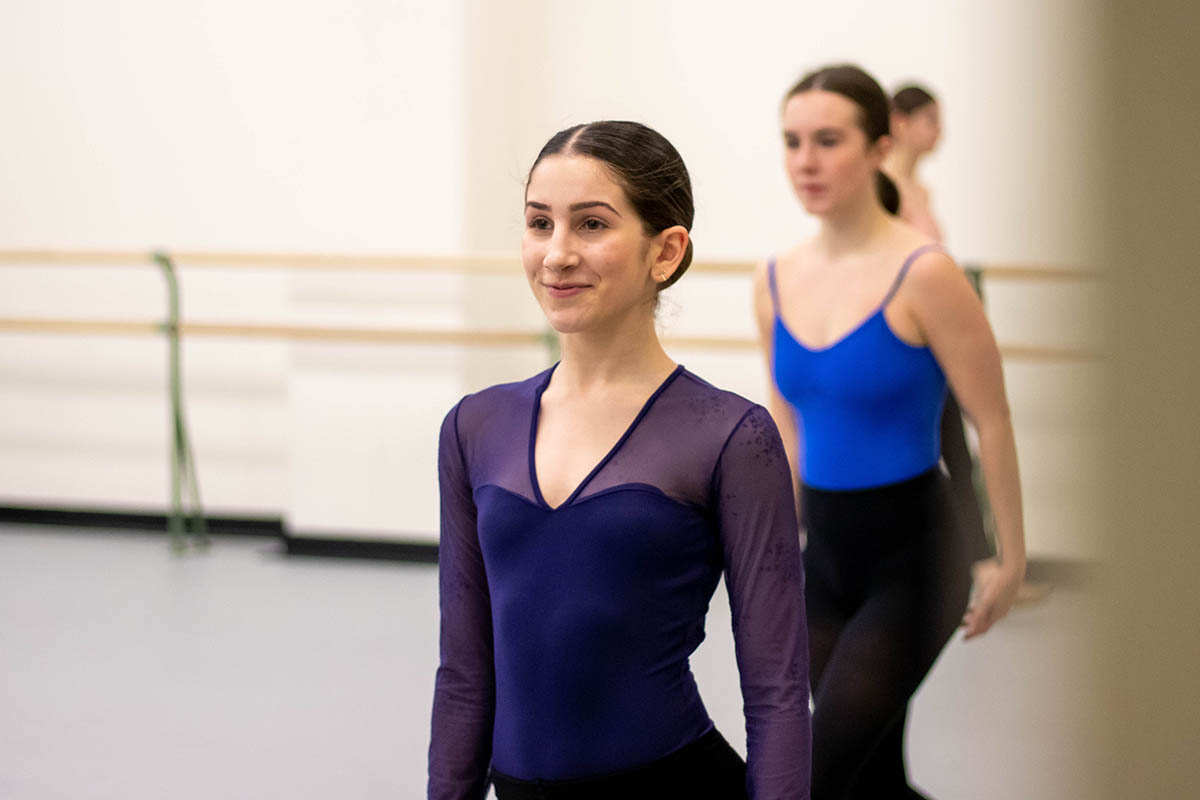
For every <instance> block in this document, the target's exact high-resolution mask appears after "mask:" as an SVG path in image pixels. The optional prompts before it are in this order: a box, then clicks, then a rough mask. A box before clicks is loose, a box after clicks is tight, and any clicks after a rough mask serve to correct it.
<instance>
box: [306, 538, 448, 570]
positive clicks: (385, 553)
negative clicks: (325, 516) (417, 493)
mask: <svg viewBox="0 0 1200 800" xmlns="http://www.w3.org/2000/svg"><path fill="white" fill-rule="evenodd" d="M283 544H284V549H285V551H286V552H287V554H288V555H290V556H320V557H324V558H369V559H375V560H380V561H404V562H408V563H410V564H414V563H415V564H436V563H437V560H438V546H437V545H436V544H433V543H431V542H413V541H397V540H395V539H390V540H376V539H347V538H343V537H340V536H309V535H306V536H292V535H291V534H286V533H285V534H284V536H283Z"/></svg>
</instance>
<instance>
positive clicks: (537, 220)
mask: <svg viewBox="0 0 1200 800" xmlns="http://www.w3.org/2000/svg"><path fill="white" fill-rule="evenodd" d="M526 224H527V225H528V226H529V227H530V228H533V229H534V230H535V231H548V230H550V220H548V219H546V218H545V217H534V218H533V219H531V220H529V222H528V223H526Z"/></svg>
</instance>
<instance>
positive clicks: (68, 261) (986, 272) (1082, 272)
mask: <svg viewBox="0 0 1200 800" xmlns="http://www.w3.org/2000/svg"><path fill="white" fill-rule="evenodd" d="M168 254H169V255H170V257H171V260H172V261H174V262H175V263H176V264H177V265H179V266H185V267H211V268H226V269H296V270H336V269H344V270H370V271H391V272H404V271H409V272H451V273H463V274H483V275H514V274H518V273H519V271H520V264H519V263H518V260H517V258H515V257H514V256H511V255H502V254H488V253H474V254H468V255H458V256H446V255H412V254H410V255H398V254H384V253H380V254H370V253H356V254H351V253H347V254H337V253H270V252H249V251H247V252H237V251H227V252H221V251H200V250H172V251H169V253H168ZM149 257H150V253H148V252H145V251H140V250H0V264H7V265H37V266H107V267H116V266H141V265H142V264H144V263H149ZM972 268H973V269H978V270H979V271H980V272H981V273H982V274H983V276H984V277H985V278H987V279H989V280H1013V281H1058V280H1085V281H1086V280H1102V279H1103V278H1104V277H1105V275H1104V273H1102V272H1099V271H1096V270H1091V269H1083V268H1081V267H1060V266H1039V265H1029V264H991V265H986V266H979V267H972ZM753 269H754V264H752V263H749V262H745V261H721V260H713V261H697V262H696V263H695V264H694V265H693V266H692V271H695V272H704V273H710V274H732V275H741V274H748V273H750V272H751V271H752V270H753Z"/></svg>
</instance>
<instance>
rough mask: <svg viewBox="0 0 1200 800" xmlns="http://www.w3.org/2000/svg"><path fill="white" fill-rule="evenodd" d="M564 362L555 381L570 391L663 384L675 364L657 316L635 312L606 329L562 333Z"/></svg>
mask: <svg viewBox="0 0 1200 800" xmlns="http://www.w3.org/2000/svg"><path fill="white" fill-rule="evenodd" d="M559 343H560V344H561V346H562V361H561V363H560V364H559V365H558V369H557V370H555V374H554V377H555V382H556V383H557V382H558V381H560V380H561V381H562V383H561V384H560V385H561V386H562V387H563V389H565V390H566V391H567V392H571V393H574V392H586V391H589V390H593V389H596V388H600V387H603V386H605V385H611V384H630V383H636V384H646V385H652V386H657V385H658V384H660V383H662V381H663V380H664V379H665V378H666V376H667V375H668V374H670V372H671V370H673V369H674V368H675V362H674V361H672V360H671V357H670V356H668V355H667V353H666V351H665V350H663V347H662V344H661V343H660V342H659V340H658V333H657V332H656V331H655V330H654V316H653V315H652V314H648V313H645V311H644V310H643V309H634V310H633V312H631V317H630V318H627V319H623V320H619V321H615V322H613V323H612V324H608V325H605V326H602V327H597V328H594V329H589V330H586V331H579V332H578V333H564V334H559Z"/></svg>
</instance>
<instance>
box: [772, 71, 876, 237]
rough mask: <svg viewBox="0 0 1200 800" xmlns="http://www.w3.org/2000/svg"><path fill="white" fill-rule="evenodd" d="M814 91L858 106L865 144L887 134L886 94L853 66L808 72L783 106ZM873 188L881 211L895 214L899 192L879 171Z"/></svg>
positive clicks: (787, 96) (859, 122) (869, 77)
mask: <svg viewBox="0 0 1200 800" xmlns="http://www.w3.org/2000/svg"><path fill="white" fill-rule="evenodd" d="M818 90H819V91H824V92H833V93H835V94H840V95H841V96H842V97H845V98H846V99H847V100H849V101H850V102H852V103H854V105H856V106H858V127H859V128H860V129H862V132H863V133H864V134H866V137H867V141H868V142H870V143H871V144H874V143H875V142H877V141H879V139H880V138H882V137H884V136H887V135H889V134H890V133H891V131H892V126H891V110H892V104H891V101H890V100H889V99H888V96H887V92H885V91H883V87H882V86H880V85H879V81H877V80H875V79H874V78H872V77H871V75H870V73H868V72H867V71H866V70H864V69H862V68H861V67H858V66H855V65H854V64H835V65H833V66H829V67H822V68H821V69H818V70H816V71H814V72H810V73H809V74H807V75H805V76H804V77H803V78H801V79H800V80H799V81H798V82H797V83H796V85H795V86H793V87H792V88H791V89H790V90H788V93H787V94H786V95H785V96H784V98H783V102H784V103H785V104H786V103H787V101H788V100H791V99H792V98H793V97H795V96H796V95H798V94H803V93H804V92H810V91H818ZM875 187H876V191H877V192H878V194H879V202H880V203H881V204H882V205H883V207H884V208H885V209H887V210H888V211H889V212H890V213H892V214H896V213H898V212H899V210H900V191H899V190H898V189H897V188H896V184H895V183H894V182H893V181H892V179H891V178H889V177H888V176H887V175H885V174H884V173H883V171H882V170H877V171H876V173H875Z"/></svg>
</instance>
